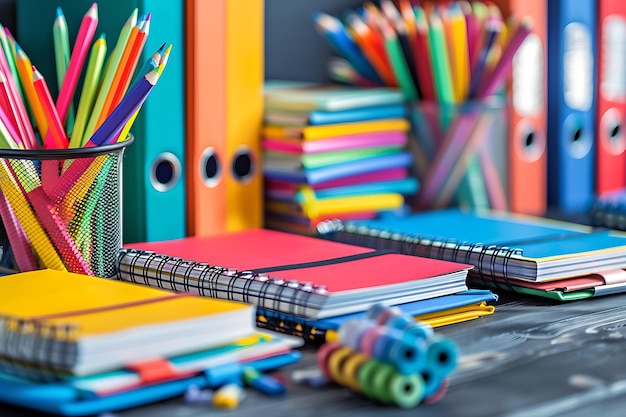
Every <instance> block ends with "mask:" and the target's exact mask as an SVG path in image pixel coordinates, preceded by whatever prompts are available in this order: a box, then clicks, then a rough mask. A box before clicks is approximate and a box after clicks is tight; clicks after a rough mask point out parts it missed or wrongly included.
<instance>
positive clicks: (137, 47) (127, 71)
mask: <svg viewBox="0 0 626 417" xmlns="http://www.w3.org/2000/svg"><path fill="white" fill-rule="evenodd" d="M150 18H151V15H150V13H148V15H147V16H146V19H145V20H144V22H143V24H142V25H141V29H140V30H139V32H138V33H137V36H136V37H135V40H134V42H133V45H132V48H131V50H130V54H129V56H128V60H127V61H126V63H125V65H124V67H123V71H122V76H121V77H120V82H119V85H117V86H116V89H115V94H114V96H113V100H112V101H111V108H113V107H115V106H117V104H118V103H119V102H120V100H121V99H122V96H123V95H124V94H125V93H126V91H127V90H128V86H129V85H130V80H131V77H132V75H133V73H134V72H135V69H136V68H137V62H138V61H139V56H140V55H141V52H142V51H143V47H144V45H145V44H146V38H147V37H148V34H149V33H150V22H151V20H150Z"/></svg>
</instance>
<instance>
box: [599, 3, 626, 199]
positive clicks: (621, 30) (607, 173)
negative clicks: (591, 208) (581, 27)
mask: <svg viewBox="0 0 626 417" xmlns="http://www.w3.org/2000/svg"><path fill="white" fill-rule="evenodd" d="M597 27H598V49H597V51H598V52H597V53H598V60H597V62H598V77H597V80H598V84H597V91H598V102H597V112H598V113H597V120H596V134H597V146H596V158H597V159H596V192H597V193H599V194H602V193H605V192H609V191H615V190H617V189H619V188H623V187H624V186H626V139H625V138H624V132H623V130H624V128H625V126H624V117H625V113H626V69H625V68H624V64H623V63H624V60H625V59H626V56H625V55H626V49H625V48H624V46H623V38H624V36H625V34H626V3H624V2H623V1H621V0H600V1H599V2H598V25H597Z"/></svg>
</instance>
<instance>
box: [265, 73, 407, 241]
mask: <svg viewBox="0 0 626 417" xmlns="http://www.w3.org/2000/svg"><path fill="white" fill-rule="evenodd" d="M264 99H265V111H264V127H263V130H262V142H261V143H262V149H263V172H264V178H265V203H266V204H265V221H266V226H267V227H270V228H274V229H279V230H286V231H290V232H296V233H303V234H310V233H312V232H313V231H314V230H315V225H316V224H317V223H318V222H320V221H322V220H324V219H328V218H339V219H363V218H373V217H375V216H376V215H377V214H378V213H379V212H381V211H398V210H402V209H403V208H404V207H405V203H406V202H407V197H410V196H413V195H415V194H416V193H417V189H418V183H417V179H416V178H415V177H414V176H413V174H412V166H413V158H412V155H411V153H410V152H408V150H407V148H408V136H407V133H408V131H409V128H410V123H409V121H408V119H407V108H406V106H405V103H404V97H403V95H402V93H401V92H400V91H399V90H396V89H392V88H382V87H381V88H358V87H349V86H340V85H321V84H314V83H298V82H294V83H289V82H279V81H275V82H272V81H268V82H267V83H266V88H265V93H264Z"/></svg>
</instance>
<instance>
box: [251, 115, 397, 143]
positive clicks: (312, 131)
mask: <svg viewBox="0 0 626 417" xmlns="http://www.w3.org/2000/svg"><path fill="white" fill-rule="evenodd" d="M408 130H409V122H408V121H407V120H405V119H386V120H374V121H365V122H351V123H335V124H330V125H319V126H304V127H284V126H264V127H263V129H262V131H261V133H262V135H263V137H266V138H278V139H282V138H295V139H303V140H317V139H328V138H334V137H336V136H346V135H356V134H359V133H374V132H393V131H400V132H406V131H408Z"/></svg>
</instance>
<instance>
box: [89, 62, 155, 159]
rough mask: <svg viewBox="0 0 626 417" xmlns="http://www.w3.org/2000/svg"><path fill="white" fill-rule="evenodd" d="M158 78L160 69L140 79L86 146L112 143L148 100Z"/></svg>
mask: <svg viewBox="0 0 626 417" xmlns="http://www.w3.org/2000/svg"><path fill="white" fill-rule="evenodd" d="M158 78H159V74H158V69H155V70H154V71H150V72H149V73H148V74H146V75H145V76H144V77H143V78H142V79H140V80H139V81H138V82H137V84H135V85H134V86H133V88H132V89H131V90H130V91H129V92H128V94H126V95H125V96H124V98H123V99H122V101H120V103H119V104H118V105H117V107H115V109H113V111H112V112H111V114H110V115H109V117H107V118H106V119H105V121H104V122H103V123H102V125H101V126H100V127H99V128H98V129H97V130H96V131H95V132H94V134H93V136H92V137H91V138H90V139H89V140H88V141H87V142H86V143H85V145H84V146H85V147H90V146H98V145H104V144H109V143H112V142H113V141H114V140H115V139H116V138H117V134H118V133H119V132H120V131H121V129H122V128H123V127H124V125H125V124H126V122H127V121H128V120H129V119H130V118H131V116H132V115H133V113H135V111H136V110H137V109H138V108H139V107H141V105H142V104H143V102H144V101H145V100H146V98H147V96H148V94H149V93H150V90H152V88H153V87H154V85H155V84H156V82H157V80H158Z"/></svg>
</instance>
